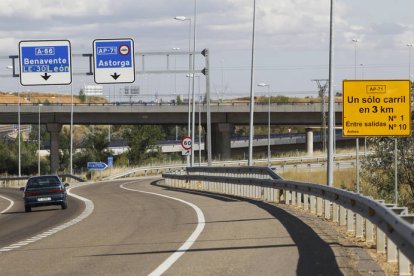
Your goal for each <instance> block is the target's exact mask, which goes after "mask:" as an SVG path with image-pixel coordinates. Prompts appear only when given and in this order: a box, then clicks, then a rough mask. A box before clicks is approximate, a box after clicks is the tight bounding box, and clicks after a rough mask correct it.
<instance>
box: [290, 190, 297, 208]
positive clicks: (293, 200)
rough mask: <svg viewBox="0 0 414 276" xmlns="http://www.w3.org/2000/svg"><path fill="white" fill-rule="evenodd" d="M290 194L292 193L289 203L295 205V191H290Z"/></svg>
mask: <svg viewBox="0 0 414 276" xmlns="http://www.w3.org/2000/svg"><path fill="white" fill-rule="evenodd" d="M291 194H292V200H291V203H290V204H292V205H295V204H296V191H292V192H291Z"/></svg>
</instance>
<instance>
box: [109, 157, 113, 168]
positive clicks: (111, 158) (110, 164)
mask: <svg viewBox="0 0 414 276" xmlns="http://www.w3.org/2000/svg"><path fill="white" fill-rule="evenodd" d="M113 166H114V157H113V156H108V167H113Z"/></svg>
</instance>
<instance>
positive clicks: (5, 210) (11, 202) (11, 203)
mask: <svg viewBox="0 0 414 276" xmlns="http://www.w3.org/2000/svg"><path fill="white" fill-rule="evenodd" d="M0 197H1V198H3V199H5V200H8V201H9V202H10V204H9V206H8V207H7V208H6V209H4V210H3V211H1V212H0V214H3V213H6V212H7V211H8V210H10V208H11V207H13V205H14V201H13V200H11V199H9V198H7V197H4V196H1V195H0Z"/></svg>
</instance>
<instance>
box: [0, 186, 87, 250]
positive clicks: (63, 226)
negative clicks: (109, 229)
mask: <svg viewBox="0 0 414 276" xmlns="http://www.w3.org/2000/svg"><path fill="white" fill-rule="evenodd" d="M79 186H83V185H79ZM79 186H77V187H79ZM75 188H76V187H75ZM71 189H73V188H69V189H68V195H70V196H72V197H74V198H77V199H79V200H82V201H83V202H84V203H85V209H84V210H83V212H82V213H81V214H80V215H79V216H78V217H76V218H74V219H72V220H70V221H68V222H66V223H64V224H61V225H59V226H56V227H54V228H52V229H50V230H47V231H45V232H43V233H41V234H38V235H36V236H34V237H31V238H28V239H26V240H23V241H20V242H17V243H14V244H11V245H9V246H5V247H3V248H0V253H2V252H8V251H12V250H15V249H18V248H20V247H23V246H26V245H28V244H31V243H34V242H36V241H39V240H41V239H44V238H47V237H49V236H51V235H53V234H56V233H57V232H59V231H62V230H63V229H66V228H68V227H70V226H72V225H75V224H76V223H78V222H80V221H82V220H84V219H86V218H87V217H88V216H89V215H90V214H92V212H93V209H94V205H93V202H92V201H91V200H89V199H87V198H84V197H81V196H78V195H76V194H73V193H72V192H71ZM12 206H13V205H12ZM6 210H7V209H6ZM3 212H4V211H3Z"/></svg>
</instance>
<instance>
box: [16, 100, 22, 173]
mask: <svg viewBox="0 0 414 276" xmlns="http://www.w3.org/2000/svg"><path fill="white" fill-rule="evenodd" d="M17 96H18V98H19V100H18V108H17V121H18V122H17V136H18V140H19V142H18V148H19V150H18V151H19V152H18V155H19V168H18V170H19V177H20V176H22V160H21V159H22V158H21V146H20V143H21V141H20V140H21V127H20V108H21V107H20V92H18V93H17Z"/></svg>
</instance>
